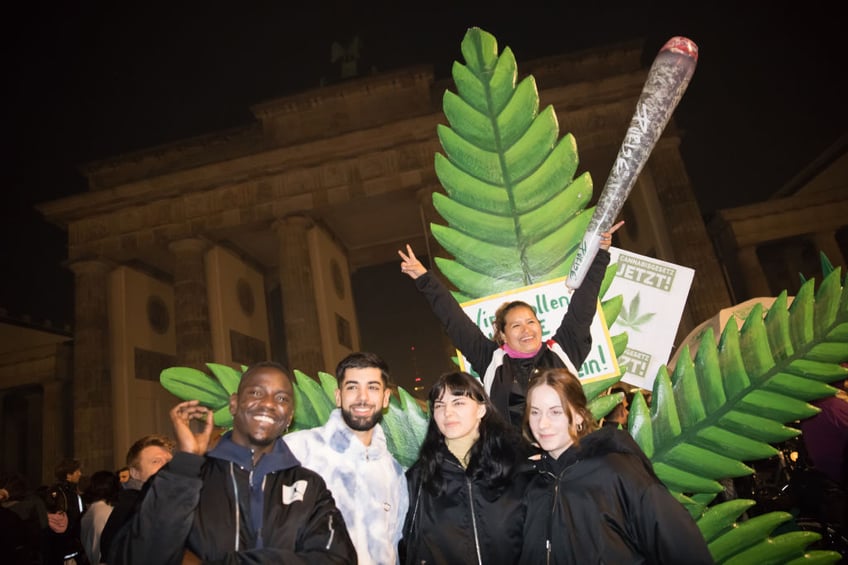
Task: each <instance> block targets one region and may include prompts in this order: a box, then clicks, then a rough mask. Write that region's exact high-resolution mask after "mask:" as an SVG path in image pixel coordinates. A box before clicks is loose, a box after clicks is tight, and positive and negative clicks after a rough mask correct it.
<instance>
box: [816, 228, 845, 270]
mask: <svg viewBox="0 0 848 565" xmlns="http://www.w3.org/2000/svg"><path fill="white" fill-rule="evenodd" d="M813 243H815V245H816V247H817V248H818V251H820V252H822V253H824V254H825V255H827V258H828V260H829V261H830V264H831V265H834V266H839V265H845V264H846V262H845V259H846V258H845V257H843V256H842V250H841V249H840V248H839V242H837V241H836V232H835V231H833V230H831V231H826V232H816V233H814V234H813Z"/></svg>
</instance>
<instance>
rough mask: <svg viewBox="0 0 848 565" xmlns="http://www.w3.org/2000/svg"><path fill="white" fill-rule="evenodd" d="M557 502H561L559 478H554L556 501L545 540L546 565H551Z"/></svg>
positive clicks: (552, 507) (553, 503) (553, 504)
mask: <svg viewBox="0 0 848 565" xmlns="http://www.w3.org/2000/svg"><path fill="white" fill-rule="evenodd" d="M549 474H551V473H549ZM551 475H552V474H551ZM557 500H559V480H557V477H554V499H553V501H552V502H551V517H550V519H548V531H547V536H545V537H546V538H547V539H546V540H545V563H546V565H551V538H552V537H553V536H552V535H551V533H552V530H553V528H552V524H553V521H554V511H555V510H556V505H557Z"/></svg>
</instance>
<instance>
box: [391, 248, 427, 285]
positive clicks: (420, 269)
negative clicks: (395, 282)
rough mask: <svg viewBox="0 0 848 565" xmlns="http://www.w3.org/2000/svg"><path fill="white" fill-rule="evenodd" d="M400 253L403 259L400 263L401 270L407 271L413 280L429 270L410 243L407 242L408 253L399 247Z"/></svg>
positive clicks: (402, 271)
mask: <svg viewBox="0 0 848 565" xmlns="http://www.w3.org/2000/svg"><path fill="white" fill-rule="evenodd" d="M398 255H400V258H401V259H403V261H401V263H400V272H401V273H406V274H407V275H409V278H411V279H412V280H415V279H417V278H418V277H420V276H421V275H423V274H424V273H426V272H427V269H426V268H425V267H424V265H422V264H421V261H419V260H418V258H417V257H416V256H415V253H414V252H413V251H412V246H410V245H409V244H408V243H407V244H406V253H404V252H403V251H401V250H400V249H398Z"/></svg>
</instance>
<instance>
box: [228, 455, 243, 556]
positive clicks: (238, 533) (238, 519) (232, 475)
mask: <svg viewBox="0 0 848 565" xmlns="http://www.w3.org/2000/svg"><path fill="white" fill-rule="evenodd" d="M230 480H231V481H232V483H233V495H234V496H235V504H234V505H233V506H234V507H235V513H236V518H235V519H236V540H235V544H234V545H235V550H236V551H238V550H239V538H240V537H241V531H240V528H241V514H240V509H239V491H238V483H236V474H235V472H234V471H233V462H232V461H230Z"/></svg>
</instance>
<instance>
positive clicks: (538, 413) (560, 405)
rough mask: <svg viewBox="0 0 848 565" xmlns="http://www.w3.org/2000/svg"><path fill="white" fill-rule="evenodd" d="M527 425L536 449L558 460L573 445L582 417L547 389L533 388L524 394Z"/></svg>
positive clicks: (551, 390)
mask: <svg viewBox="0 0 848 565" xmlns="http://www.w3.org/2000/svg"><path fill="white" fill-rule="evenodd" d="M527 406H528V407H529V408H528V410H529V417H528V423H529V425H530V431H531V432H532V433H533V437H534V438H535V439H536V441H537V442H538V443H539V447H541V448H542V449H544V450H545V451H547V452H548V454H549V455H550V456H551V457H553V458H554V459H558V458H559V456H560V455H562V454H563V452H564V451H565V450H566V449H568V448H569V447H571V446H572V445H573V444H574V436H576V429H577V426H579V425H580V424H582V423H583V417H582V416H580V415H579V414H575V413H574V412H573V411H572V410H571V408H570V407H569V406H568V403H567V402H564V401H563V399H562V397H560V395H559V393H558V392H557V391H556V389H554V388H553V387H551V386H550V385H547V384H543V385H540V386H537V387H534V388H532V389H531V390H530V391H529V392H528V394H527Z"/></svg>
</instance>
